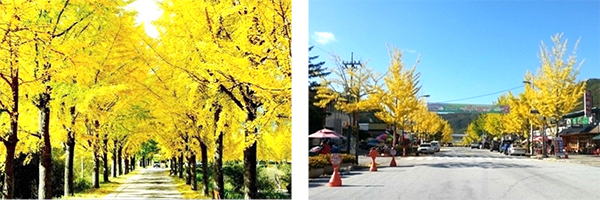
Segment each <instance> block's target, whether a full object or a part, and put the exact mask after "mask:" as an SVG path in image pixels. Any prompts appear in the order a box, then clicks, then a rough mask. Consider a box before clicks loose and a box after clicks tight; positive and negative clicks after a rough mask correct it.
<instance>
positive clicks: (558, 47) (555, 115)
mask: <svg viewBox="0 0 600 200" xmlns="http://www.w3.org/2000/svg"><path fill="white" fill-rule="evenodd" d="M562 36H563V34H562V33H559V34H556V35H554V36H552V37H551V39H552V42H553V43H554V46H553V47H552V48H551V49H549V48H548V47H547V46H546V45H545V44H544V42H542V44H541V46H540V54H539V57H540V67H539V68H538V69H537V73H536V74H535V75H534V74H531V73H530V72H529V71H528V72H527V73H526V74H525V80H526V81H527V82H528V83H530V86H532V87H530V86H528V88H526V90H527V91H526V94H528V97H529V99H531V101H532V102H533V108H534V109H536V110H538V111H539V113H540V115H541V116H544V117H545V118H546V120H545V121H546V123H548V122H550V121H551V120H555V121H556V120H559V119H560V118H561V117H562V116H563V115H564V114H566V113H568V112H571V111H572V110H573V108H575V107H576V106H577V105H579V104H580V103H581V102H580V101H579V99H580V98H581V97H582V96H583V92H584V88H585V82H582V81H578V80H577V75H578V74H579V69H580V67H581V65H582V64H583V61H582V62H578V60H577V54H576V52H577V49H578V46H579V40H577V41H576V42H575V45H574V47H573V51H572V54H571V55H569V56H568V57H567V58H565V54H566V53H567V41H568V40H566V39H565V40H563V39H562ZM552 130H553V131H554V134H556V133H557V131H558V130H554V129H552Z"/></svg>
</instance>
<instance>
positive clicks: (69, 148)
mask: <svg viewBox="0 0 600 200" xmlns="http://www.w3.org/2000/svg"><path fill="white" fill-rule="evenodd" d="M67 135H68V136H67V137H68V138H67V144H66V145H65V147H66V149H65V153H66V154H67V156H66V158H65V180H64V181H65V185H64V186H65V190H64V191H65V193H64V196H65V197H68V196H69V195H71V196H73V192H74V191H73V167H74V166H73V164H74V163H73V159H74V158H75V137H74V136H75V134H74V133H72V132H71V131H70V132H69V133H67Z"/></svg>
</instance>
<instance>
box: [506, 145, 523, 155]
mask: <svg viewBox="0 0 600 200" xmlns="http://www.w3.org/2000/svg"><path fill="white" fill-rule="evenodd" d="M525 152H527V151H526V150H525V148H523V147H519V146H517V147H514V146H512V145H511V147H510V148H509V149H508V155H520V156H522V155H525Z"/></svg>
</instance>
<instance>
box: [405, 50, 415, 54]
mask: <svg viewBox="0 0 600 200" xmlns="http://www.w3.org/2000/svg"><path fill="white" fill-rule="evenodd" d="M405 51H406V52H408V53H416V52H417V51H416V50H412V49H405Z"/></svg>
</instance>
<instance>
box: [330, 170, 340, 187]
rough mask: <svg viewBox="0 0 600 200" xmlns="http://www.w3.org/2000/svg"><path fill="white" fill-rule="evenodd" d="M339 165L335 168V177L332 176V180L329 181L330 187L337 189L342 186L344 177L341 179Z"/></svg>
mask: <svg viewBox="0 0 600 200" xmlns="http://www.w3.org/2000/svg"><path fill="white" fill-rule="evenodd" d="M338 168H339V165H338V166H335V167H334V168H333V175H331V179H329V186H330V187H336V186H342V177H340V172H339V169H338Z"/></svg>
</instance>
